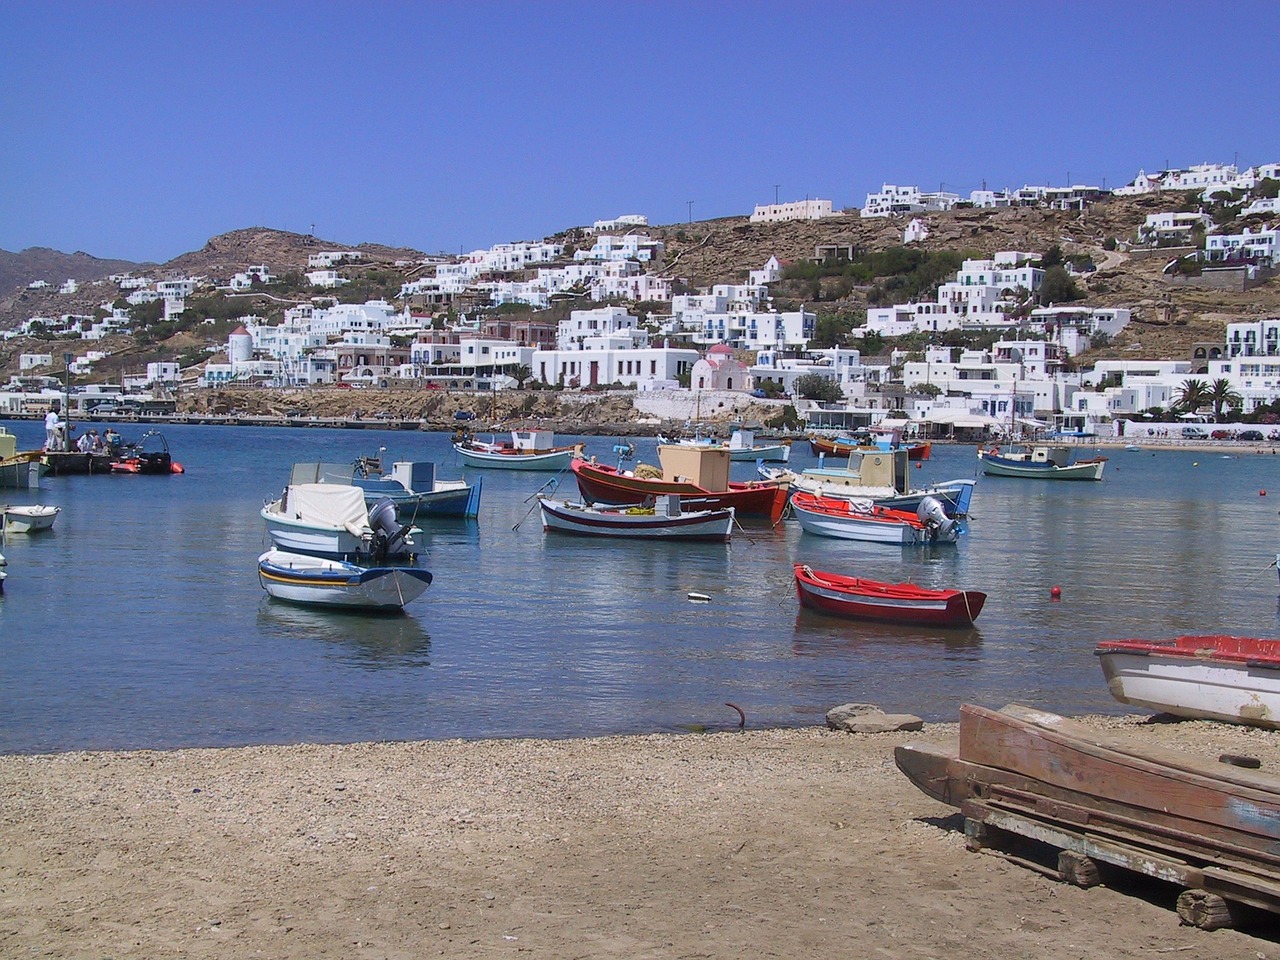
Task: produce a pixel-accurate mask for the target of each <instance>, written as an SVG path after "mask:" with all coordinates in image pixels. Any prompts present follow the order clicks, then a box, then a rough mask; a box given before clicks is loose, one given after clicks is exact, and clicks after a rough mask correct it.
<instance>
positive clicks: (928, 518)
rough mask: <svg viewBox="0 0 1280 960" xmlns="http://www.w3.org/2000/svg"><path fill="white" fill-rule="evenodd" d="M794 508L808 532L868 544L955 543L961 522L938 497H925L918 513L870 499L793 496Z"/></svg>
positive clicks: (801, 493)
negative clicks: (945, 507)
mask: <svg viewBox="0 0 1280 960" xmlns="http://www.w3.org/2000/svg"><path fill="white" fill-rule="evenodd" d="M791 511H792V513H793V514H794V515H795V518H796V520H798V521H799V522H800V526H801V528H802V529H803V530H804V531H805V532H806V533H813V534H817V535H818V536H821V537H834V538H835V539H837V540H863V541H866V542H868V543H896V544H925V543H929V544H933V543H955V542H956V540H957V539H958V538H959V536H960V529H961V528H960V523H959V521H957V520H955V519H954V518H952V517H948V516H947V515H946V512H945V511H944V510H943V508H942V504H940V503H939V502H938V501H937V500H933V499H931V498H929V497H926V498H925V499H924V500H922V501H921V502H920V507H919V509H918V510H917V512H915V513H909V512H907V511H906V510H891V509H889V508H888V507H879V506H876V505H875V504H874V503H872V502H871V501H869V500H845V499H837V498H835V497H818V496H814V495H813V494H811V493H805V492H804V491H799V492H797V493H794V494H792V495H791Z"/></svg>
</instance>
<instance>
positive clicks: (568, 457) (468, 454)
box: [453, 443, 582, 471]
mask: <svg viewBox="0 0 1280 960" xmlns="http://www.w3.org/2000/svg"><path fill="white" fill-rule="evenodd" d="M453 449H454V450H456V451H457V452H458V458H459V459H460V460H461V461H462V462H463V463H464V464H466V465H467V466H469V467H484V468H488V469H492V470H545V471H559V470H564V469H566V468H567V467H568V466H569V463H570V462H571V461H572V460H573V458H574V457H575V456H578V455H580V453H581V449H582V448H581V447H566V448H564V449H561V450H552V451H548V452H546V453H519V452H512V453H498V452H494V451H489V450H476V449H471V448H468V447H467V445H466V444H462V443H455V444H454V445H453Z"/></svg>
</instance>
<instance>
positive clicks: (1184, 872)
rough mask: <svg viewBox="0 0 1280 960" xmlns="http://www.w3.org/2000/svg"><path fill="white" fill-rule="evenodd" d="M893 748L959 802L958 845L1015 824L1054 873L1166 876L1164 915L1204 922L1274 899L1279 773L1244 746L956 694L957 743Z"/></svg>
mask: <svg viewBox="0 0 1280 960" xmlns="http://www.w3.org/2000/svg"><path fill="white" fill-rule="evenodd" d="M894 760H895V762H896V763H897V766H898V769H899V770H901V771H902V772H903V773H904V774H905V775H906V776H907V778H908V779H910V780H911V782H912V783H914V784H915V785H916V786H917V787H919V788H920V789H921V790H922V791H924V792H925V793H926V794H928V795H929V796H930V797H933V798H934V799H935V800H938V801H939V802H941V803H944V804H948V805H950V806H953V807H958V808H959V809H960V811H961V812H962V814H963V815H964V818H965V826H964V830H965V836H966V838H967V841H968V845H969V847H970V849H973V850H980V849H983V848H984V847H994V848H996V849H997V850H998V849H999V846H1000V845H1002V844H1004V843H1005V840H1006V837H1008V836H1009V835H1012V836H1015V837H1028V838H1031V839H1034V840H1037V841H1040V843H1041V844H1047V845H1048V846H1049V847H1050V848H1053V847H1056V848H1057V849H1058V851H1059V852H1058V858H1057V869H1056V871H1055V872H1056V874H1057V875H1058V876H1059V877H1060V878H1061V879H1063V880H1066V881H1068V882H1071V883H1074V884H1076V885H1078V886H1092V885H1094V884H1096V883H1098V882H1099V879H1100V878H1099V874H1098V869H1097V866H1098V863H1105V864H1110V865H1113V866H1115V867H1120V868H1122V869H1124V870H1128V871H1133V872H1136V873H1143V874H1146V875H1148V876H1150V877H1155V878H1157V879H1159V880H1161V881H1164V882H1169V883H1173V884H1176V885H1178V886H1181V887H1183V888H1184V889H1183V890H1182V892H1181V893H1180V895H1179V896H1178V899H1177V909H1178V915H1179V916H1180V917H1181V918H1182V919H1183V920H1184V921H1185V922H1187V923H1191V924H1195V925H1198V926H1202V927H1204V928H1206V929H1212V928H1213V927H1217V926H1226V925H1229V924H1230V919H1231V909H1230V907H1231V904H1233V903H1241V904H1247V905H1249V906H1252V907H1256V908H1259V909H1262V910H1267V911H1271V912H1277V911H1280V857H1278V856H1277V854H1276V835H1277V824H1280V777H1277V776H1275V775H1274V774H1270V773H1265V772H1263V771H1260V770H1255V769H1247V768H1246V767H1245V766H1243V765H1237V763H1236V762H1232V761H1242V762H1245V763H1247V758H1239V757H1235V756H1233V755H1231V754H1225V755H1223V757H1222V760H1226V761H1229V762H1225V763H1224V762H1213V761H1210V760H1208V759H1202V758H1200V757H1198V756H1194V755H1192V754H1189V753H1185V752H1182V751H1177V750H1167V749H1159V748H1155V747H1146V746H1139V745H1136V744H1135V743H1133V742H1127V741H1125V740H1123V739H1121V738H1120V737H1117V736H1115V735H1113V734H1107V733H1103V732H1102V731H1099V730H1094V729H1093V728H1091V727H1086V726H1085V725H1084V724H1081V723H1079V722H1077V721H1073V720H1068V719H1066V718H1064V717H1060V716H1058V715H1056V714H1053V713H1047V712H1045V711H1042V710H1034V709H1031V708H1028V707H1024V706H1020V705H1018V704H1010V705H1009V706H1007V707H1005V708H1004V709H1003V710H1000V711H995V710H989V709H986V708H984V707H978V706H974V705H972V704H965V705H964V706H962V707H961V708H960V738H959V747H958V749H957V750H954V751H953V750H947V749H944V748H940V747H937V746H934V745H932V744H929V745H925V744H906V745H903V746H899V747H897V748H896V749H895V750H894ZM1253 763H1254V764H1256V763H1257V761H1256V760H1255V761H1253ZM1010 846H1011V845H1010ZM1011 853H1012V851H1011ZM1023 856H1025V854H1024V855H1023ZM1015 862H1020V863H1023V864H1030V865H1035V864H1034V862H1033V861H1031V860H1028V859H1017V860H1016V861H1015ZM1045 870H1046V872H1048V871H1049V870H1052V868H1051V867H1048V866H1047V865H1046V868H1045Z"/></svg>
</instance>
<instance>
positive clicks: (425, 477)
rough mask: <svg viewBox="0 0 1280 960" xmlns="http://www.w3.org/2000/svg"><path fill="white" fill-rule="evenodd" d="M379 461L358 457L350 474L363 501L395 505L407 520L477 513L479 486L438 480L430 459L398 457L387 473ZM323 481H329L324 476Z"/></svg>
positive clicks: (479, 483) (469, 515) (478, 507)
mask: <svg viewBox="0 0 1280 960" xmlns="http://www.w3.org/2000/svg"><path fill="white" fill-rule="evenodd" d="M380 462H381V461H380V460H378V459H369V458H361V459H360V460H359V461H357V462H356V466H355V468H354V472H353V473H352V475H351V484H352V485H353V486H356V487H359V488H360V489H361V490H363V491H364V500H365V503H366V504H369V505H370V506H372V505H373V504H376V503H378V502H379V501H380V500H390V501H391V502H392V503H394V504H395V505H396V513H398V514H399V515H400V519H402V520H405V521H407V522H409V523H413V522H414V521H416V520H419V519H422V518H424V517H465V518H474V517H476V516H478V515H479V513H480V488H481V486H482V485H483V481H482V480H477V481H476V482H475V484H474V485H473V484H470V483H468V482H467V481H466V480H465V479H459V480H441V479H440V478H439V477H437V476H436V465H435V464H434V463H432V462H430V461H425V460H423V461H416V462H407V461H402V460H398V461H396V462H395V463H393V464H392V465H391V472H390V473H382V472H380V470H379V465H380ZM324 479H325V482H326V483H328V482H330V480H329V477H328V476H327V475H326V477H325V478H324Z"/></svg>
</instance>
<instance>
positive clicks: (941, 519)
mask: <svg viewBox="0 0 1280 960" xmlns="http://www.w3.org/2000/svg"><path fill="white" fill-rule="evenodd" d="M916 516H917V517H918V518H919V519H920V522H921V523H923V524H924V525H925V528H926V529H927V530H928V531H929V539H930V540H934V541H936V540H954V539H955V537H956V533H957V531H956V526H957V524H958V523H959V521H958V520H955V519H953V518H952V517H948V516H947V511H946V510H944V509H943V508H942V503H941V502H940V501H939V500H938V499H937V498H936V497H923V498H921V500H920V506H918V507H917V508H916Z"/></svg>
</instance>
